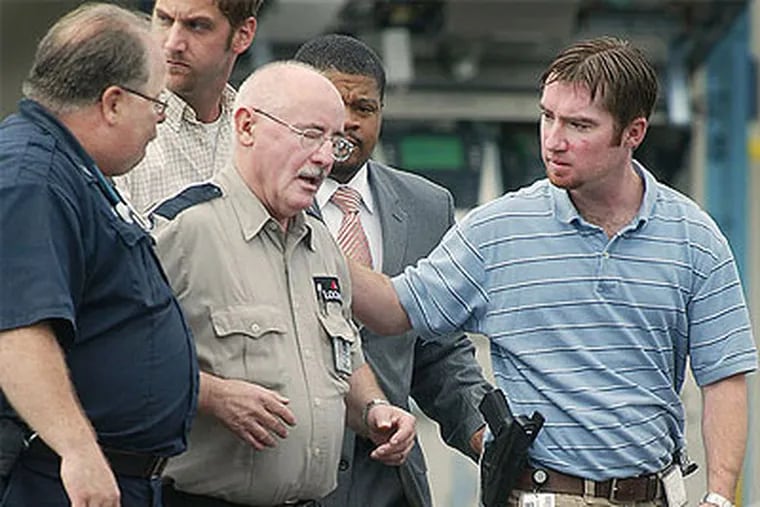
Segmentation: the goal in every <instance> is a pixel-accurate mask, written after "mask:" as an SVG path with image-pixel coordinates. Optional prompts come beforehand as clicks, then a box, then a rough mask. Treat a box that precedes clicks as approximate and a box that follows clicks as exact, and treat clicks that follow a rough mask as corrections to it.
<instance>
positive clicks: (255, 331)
mask: <svg viewBox="0 0 760 507" xmlns="http://www.w3.org/2000/svg"><path fill="white" fill-rule="evenodd" d="M251 331H253V332H254V333H258V332H259V331H261V326H259V325H258V324H251Z"/></svg>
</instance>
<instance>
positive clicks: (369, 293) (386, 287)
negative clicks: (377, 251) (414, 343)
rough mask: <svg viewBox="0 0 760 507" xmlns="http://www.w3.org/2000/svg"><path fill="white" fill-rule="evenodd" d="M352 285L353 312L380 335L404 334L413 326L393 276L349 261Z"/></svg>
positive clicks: (355, 316) (360, 320) (359, 319)
mask: <svg viewBox="0 0 760 507" xmlns="http://www.w3.org/2000/svg"><path fill="white" fill-rule="evenodd" d="M348 267H349V270H350V272H351V285H352V286H353V301H352V304H351V311H352V312H353V314H354V318H356V319H357V320H358V321H359V322H361V323H362V324H363V325H364V326H366V327H367V328H369V329H371V330H372V331H374V332H375V333H377V334H380V335H386V336H393V335H401V334H403V333H404V332H406V331H408V330H409V329H411V328H412V325H411V323H410V322H409V316H408V315H407V313H406V310H404V307H403V306H401V302H400V301H399V299H398V295H397V294H396V290H395V289H394V288H393V284H391V280H390V278H388V276H387V275H384V274H382V273H377V272H375V271H372V270H371V269H369V268H366V267H364V266H362V265H361V264H358V263H356V262H354V261H352V260H348Z"/></svg>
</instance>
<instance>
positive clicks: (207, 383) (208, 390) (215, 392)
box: [198, 371, 224, 415]
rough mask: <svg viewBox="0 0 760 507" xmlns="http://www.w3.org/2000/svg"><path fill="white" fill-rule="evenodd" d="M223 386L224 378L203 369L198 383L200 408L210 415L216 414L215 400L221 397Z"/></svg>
mask: <svg viewBox="0 0 760 507" xmlns="http://www.w3.org/2000/svg"><path fill="white" fill-rule="evenodd" d="M223 388H224V380H223V379H220V378H219V377H216V376H214V375H212V374H210V373H206V372H205V371H201V372H200V381H199V385H198V410H199V411H200V412H203V413H206V414H209V415H214V409H215V404H214V402H215V401H218V400H219V399H220V397H221V394H222V392H221V391H222V390H223Z"/></svg>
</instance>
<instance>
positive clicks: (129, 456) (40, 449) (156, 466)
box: [26, 435, 169, 479]
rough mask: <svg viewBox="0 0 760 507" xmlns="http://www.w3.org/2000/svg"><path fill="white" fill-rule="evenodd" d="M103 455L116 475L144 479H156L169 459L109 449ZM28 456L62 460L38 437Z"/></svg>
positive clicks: (29, 449)
mask: <svg viewBox="0 0 760 507" xmlns="http://www.w3.org/2000/svg"><path fill="white" fill-rule="evenodd" d="M101 450H102V451H103V454H104V455H105V457H106V459H107V460H108V462H109V464H110V465H111V470H113V472H114V473H115V474H116V475H124V476H127V477H140V478H143V479H156V478H158V477H160V476H161V473H162V472H163V471H164V468H165V467H166V463H167V462H168V461H169V458H167V457H164V456H156V455H154V454H142V453H138V452H130V451H120V450H118V449H111V448H108V447H101ZM26 454H27V455H28V456H31V457H34V458H40V459H45V460H54V461H57V460H60V459H61V458H60V456H58V454H57V453H56V452H55V451H54V450H53V449H51V448H50V447H48V445H47V444H46V443H45V442H44V441H43V440H42V439H41V438H39V437H37V436H36V435H35V436H34V437H33V438H32V439H31V441H30V442H28V446H27V449H26Z"/></svg>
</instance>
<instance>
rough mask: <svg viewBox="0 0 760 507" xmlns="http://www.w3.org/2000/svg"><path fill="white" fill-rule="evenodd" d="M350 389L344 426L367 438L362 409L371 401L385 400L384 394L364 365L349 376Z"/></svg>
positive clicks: (366, 365)
mask: <svg viewBox="0 0 760 507" xmlns="http://www.w3.org/2000/svg"><path fill="white" fill-rule="evenodd" d="M350 386H351V387H350V389H349V391H348V396H347V397H346V424H347V425H348V427H349V428H351V429H352V430H354V432H356V433H357V434H359V435H362V436H365V437H366V436H367V426H366V424H364V421H363V420H362V419H363V417H362V416H363V414H364V408H365V407H366V406H367V404H368V403H369V402H370V401H371V400H373V399H385V393H383V390H382V389H380V385H379V384H378V383H377V378H375V374H374V373H373V372H372V369H371V368H370V367H369V364H367V363H364V364H363V365H361V366H360V367H359V368H357V369H356V370H354V372H353V373H352V374H351V380H350Z"/></svg>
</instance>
